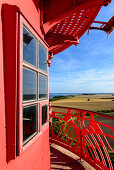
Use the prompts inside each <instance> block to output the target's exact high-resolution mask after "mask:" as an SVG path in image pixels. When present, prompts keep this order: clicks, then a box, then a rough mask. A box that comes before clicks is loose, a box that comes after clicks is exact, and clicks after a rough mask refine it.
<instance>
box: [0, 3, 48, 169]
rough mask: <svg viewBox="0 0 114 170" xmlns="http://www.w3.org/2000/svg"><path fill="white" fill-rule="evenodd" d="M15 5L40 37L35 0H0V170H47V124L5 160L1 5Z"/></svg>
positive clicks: (37, 8)
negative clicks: (25, 144) (18, 151)
mask: <svg viewBox="0 0 114 170" xmlns="http://www.w3.org/2000/svg"><path fill="white" fill-rule="evenodd" d="M4 3H7V4H9V5H16V6H17V7H19V8H20V10H21V12H22V14H23V15H24V16H25V17H26V19H27V20H28V21H29V23H30V24H31V25H32V26H33V28H34V29H35V30H36V31H37V33H38V34H39V35H40V36H41V37H42V39H43V35H42V33H41V30H40V15H39V14H40V10H39V1H37V0H1V1H0V170H49V169H50V150H49V125H48V124H47V125H46V126H45V127H44V128H43V131H41V132H40V133H39V136H38V138H37V139H36V140H35V141H34V142H33V143H32V144H31V145H30V146H29V147H28V148H27V149H26V150H25V151H24V152H23V153H22V154H21V155H20V156H17V157H16V158H15V159H13V160H11V161H9V162H8V163H7V161H6V157H7V155H6V153H7V152H6V149H7V145H6V118H5V93H4V68H3V65H4V56H3V30H2V19H3V18H2V15H1V11H2V5H3V4H4Z"/></svg>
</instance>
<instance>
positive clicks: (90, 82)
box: [49, 1, 114, 93]
mask: <svg viewBox="0 0 114 170" xmlns="http://www.w3.org/2000/svg"><path fill="white" fill-rule="evenodd" d="M113 15H114V1H113V2H112V3H111V4H110V5H109V6H108V7H102V9H101V11H100V13H99V14H98V16H97V17H96V19H95V20H97V21H108V20H109V19H110V18H111V17H112V16H113ZM51 62H52V64H51V67H50V68H49V90H50V93H114V31H113V32H112V33H111V34H110V36H109V38H107V34H106V33H105V32H103V31H95V30H91V31H90V33H89V35H87V32H86V33H85V34H84V35H83V36H82V37H81V38H80V40H79V45H78V46H75V45H72V46H71V47H70V48H68V49H66V50H65V51H63V52H61V53H59V54H57V55H55V56H54V58H53V59H52V61H51Z"/></svg>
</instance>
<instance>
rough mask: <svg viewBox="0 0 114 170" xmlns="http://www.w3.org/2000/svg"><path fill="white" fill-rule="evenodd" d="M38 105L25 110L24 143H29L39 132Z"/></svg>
mask: <svg viewBox="0 0 114 170" xmlns="http://www.w3.org/2000/svg"><path fill="white" fill-rule="evenodd" d="M37 110H38V109H37V105H32V106H28V107H24V108H23V142H24V144H25V143H26V142H27V141H29V139H30V138H32V137H33V136H34V135H35V134H36V133H37V132H38V121H37Z"/></svg>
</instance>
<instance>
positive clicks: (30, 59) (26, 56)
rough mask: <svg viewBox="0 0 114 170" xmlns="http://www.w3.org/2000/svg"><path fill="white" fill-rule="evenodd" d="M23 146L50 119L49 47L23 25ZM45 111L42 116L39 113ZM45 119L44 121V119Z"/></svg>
mask: <svg viewBox="0 0 114 170" xmlns="http://www.w3.org/2000/svg"><path fill="white" fill-rule="evenodd" d="M22 27H23V28H22V32H23V41H22V43H23V52H22V66H21V67H20V68H21V69H22V71H21V73H22V84H21V87H22V95H21V96H22V119H23V121H22V131H21V132H23V134H21V136H22V145H23V146H25V144H27V143H28V142H29V141H30V140H31V139H32V138H33V137H35V136H36V135H37V134H38V133H39V131H40V129H42V128H41V127H40V126H41V122H42V125H44V124H45V123H46V122H47V120H48V104H47V105H45V106H43V107H42V113H40V112H41V110H40V109H39V108H40V103H43V102H47V103H48V67H47V47H45V45H44V43H43V42H41V41H40V38H39V37H38V35H37V34H36V33H35V32H34V31H33V30H32V29H28V28H29V26H28V27H27V26H25V25H23V24H22ZM41 114H42V117H41V116H39V115H41ZM40 119H41V120H40Z"/></svg>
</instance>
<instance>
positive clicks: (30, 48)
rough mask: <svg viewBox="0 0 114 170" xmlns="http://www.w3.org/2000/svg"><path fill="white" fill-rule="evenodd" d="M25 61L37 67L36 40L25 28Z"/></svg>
mask: <svg viewBox="0 0 114 170" xmlns="http://www.w3.org/2000/svg"><path fill="white" fill-rule="evenodd" d="M23 60H24V61H26V62H28V63H30V64H32V65H33V66H36V38H35V37H34V36H33V35H32V34H31V33H30V32H29V31H28V30H27V29H26V28H25V27H23Z"/></svg>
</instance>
